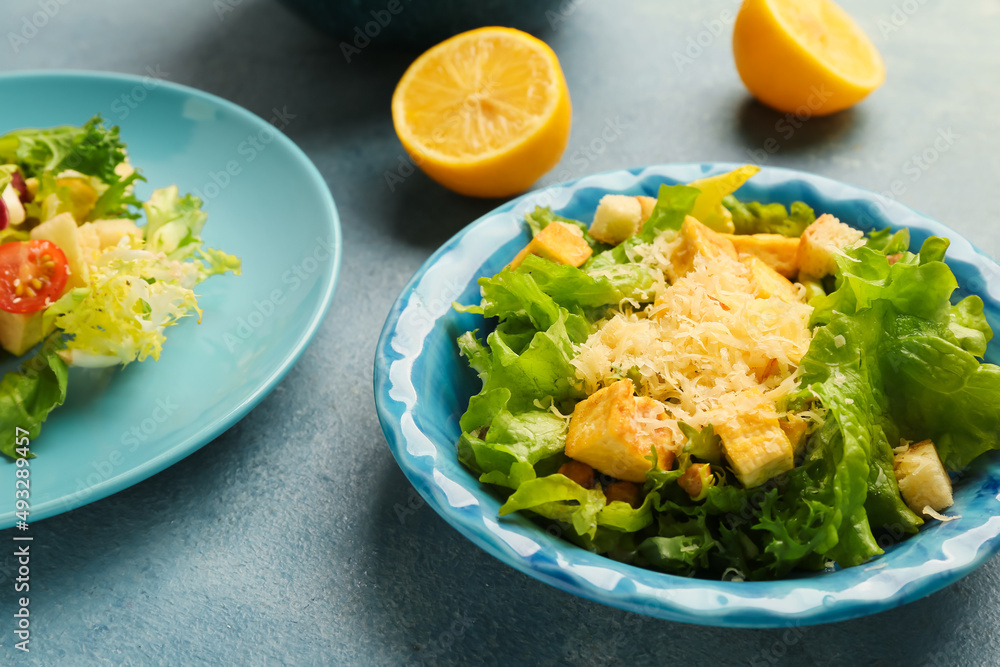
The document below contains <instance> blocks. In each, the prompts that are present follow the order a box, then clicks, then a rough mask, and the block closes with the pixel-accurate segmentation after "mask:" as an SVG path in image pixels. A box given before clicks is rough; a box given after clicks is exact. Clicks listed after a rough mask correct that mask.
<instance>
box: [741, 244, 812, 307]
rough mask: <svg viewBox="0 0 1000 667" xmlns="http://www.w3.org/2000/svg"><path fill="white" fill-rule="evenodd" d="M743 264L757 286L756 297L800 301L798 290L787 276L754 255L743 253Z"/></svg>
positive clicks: (792, 301)
mask: <svg viewBox="0 0 1000 667" xmlns="http://www.w3.org/2000/svg"><path fill="white" fill-rule="evenodd" d="M741 259H742V260H743V264H744V265H745V266H746V267H747V268H748V269H750V280H751V282H752V283H753V284H754V286H756V287H757V295H756V296H757V298H759V299H767V298H770V297H772V296H775V297H778V298H779V299H781V300H782V301H784V302H786V303H801V302H802V299H801V297H800V296H799V290H797V289H796V288H795V285H793V284H792V282H791V281H790V280H788V278H786V277H784V276H783V275H781V274H779V273H778V272H777V271H775V270H774V269H772V268H771V267H770V266H768V265H767V264H766V263H765V262H764V260H762V259H760V258H759V257H756V256H754V255H743V257H742V258H741Z"/></svg>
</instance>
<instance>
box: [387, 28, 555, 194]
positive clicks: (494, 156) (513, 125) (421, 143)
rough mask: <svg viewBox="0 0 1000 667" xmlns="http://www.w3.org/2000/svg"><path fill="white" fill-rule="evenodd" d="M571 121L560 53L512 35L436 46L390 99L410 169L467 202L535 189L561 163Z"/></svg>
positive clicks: (488, 31)
mask: <svg viewBox="0 0 1000 667" xmlns="http://www.w3.org/2000/svg"><path fill="white" fill-rule="evenodd" d="M571 117H572V107H571V105H570V100H569V89H568V88H567V87H566V79H565V77H564V76H563V72H562V68H561V67H560V66H559V60H558V59H557V58H556V54H555V53H553V52H552V49H550V48H549V47H548V46H547V45H546V44H545V43H544V42H542V41H540V40H538V39H536V38H534V37H532V36H531V35H529V34H527V33H524V32H521V31H520V30H514V29H512V28H493V27H491V28H479V29H477V30H470V31H469V32H463V33H461V34H459V35H455V36H454V37H452V38H450V39H447V40H445V41H443V42H441V43H440V44H438V45H437V46H434V47H432V48H431V49H430V50H429V51H427V52H426V53H424V54H423V55H421V56H420V57H419V58H417V59H416V60H415V61H414V62H413V64H412V65H410V67H409V69H407V70H406V73H405V74H403V78H402V79H400V81H399V84H398V85H397V86H396V91H395V93H393V96H392V122H393V125H394V126H395V128H396V134H397V135H399V140H400V141H401V142H403V148H405V149H406V152H407V153H408V154H409V155H410V157H411V158H412V159H413V161H414V163H415V164H416V165H417V166H419V167H420V168H421V169H422V170H423V171H424V172H425V173H426V174H427V175H428V176H430V177H431V178H433V179H434V180H435V181H437V182H438V183H440V184H441V185H444V186H445V187H447V188H451V189H452V190H455V191H456V192H460V193H461V194H464V195H471V196H473V197H506V196H508V195H512V194H516V193H519V192H522V191H524V190H527V189H528V188H529V187H531V185H532V183H534V182H535V181H537V180H538V178H539V177H541V176H542V174H544V173H545V172H547V171H549V170H550V169H552V167H554V166H555V165H556V163H558V162H559V158H560V157H562V154H563V151H565V150H566V144H567V142H568V141H569V129H570V120H571Z"/></svg>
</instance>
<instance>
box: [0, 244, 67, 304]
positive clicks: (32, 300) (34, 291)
mask: <svg viewBox="0 0 1000 667" xmlns="http://www.w3.org/2000/svg"><path fill="white" fill-rule="evenodd" d="M68 275H69V272H68V271H67V270H66V255H65V254H64V253H63V251H62V250H61V249H60V248H59V246H57V245H56V244H55V243H52V242H51V241H38V240H36V241H17V242H14V243H4V244H3V245H0V309H3V310H6V311H7V312H8V313H34V312H35V311H38V310H41V309H42V308H45V307H46V306H48V305H49V304H51V303H52V302H53V301H55V300H56V299H58V298H59V296H60V295H61V294H62V291H63V288H64V287H65V286H66V278H67V277H68Z"/></svg>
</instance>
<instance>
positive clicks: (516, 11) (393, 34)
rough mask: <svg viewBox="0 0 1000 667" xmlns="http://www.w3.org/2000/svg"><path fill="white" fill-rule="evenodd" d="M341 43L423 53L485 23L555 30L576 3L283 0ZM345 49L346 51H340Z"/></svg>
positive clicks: (571, 0) (533, 30)
mask: <svg viewBox="0 0 1000 667" xmlns="http://www.w3.org/2000/svg"><path fill="white" fill-rule="evenodd" d="M283 1H284V3H285V4H286V5H288V6H289V7H292V8H293V9H295V10H296V11H297V12H299V13H300V14H302V15H303V16H304V17H305V18H307V19H309V21H310V22H311V23H313V24H314V25H316V26H317V27H319V28H321V29H322V30H324V31H326V32H328V33H330V34H332V35H334V36H336V37H337V38H339V39H340V40H342V42H343V44H342V45H341V50H342V51H343V52H344V55H345V56H350V55H351V53H352V51H351V49H352V48H353V49H358V50H362V49H365V48H367V47H368V46H369V45H371V44H374V45H376V46H385V47H394V48H408V49H426V48H428V47H430V46H433V45H434V44H437V43H438V42H440V41H442V40H444V39H446V38H448V37H451V36H452V35H455V34H457V33H460V32H464V31H466V30H472V29H473V28H481V27H483V26H488V25H500V26H506V27H509V28H519V29H521V30H526V31H528V32H531V33H541V32H544V31H545V30H549V29H555V28H558V27H559V26H560V25H561V24H562V23H563V22H564V21H566V20H567V19H569V17H570V16H571V15H572V14H573V12H574V11H575V9H576V5H577V4H578V2H579V0H417V1H416V2H413V1H412V0H283ZM345 49H346V50H345Z"/></svg>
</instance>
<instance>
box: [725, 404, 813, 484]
mask: <svg viewBox="0 0 1000 667" xmlns="http://www.w3.org/2000/svg"><path fill="white" fill-rule="evenodd" d="M748 408H749V409H746V410H745V411H742V412H741V413H740V414H739V415H738V416H737V417H735V418H734V419H731V420H729V421H728V422H721V423H719V424H714V426H715V432H716V433H717V434H718V435H719V437H720V438H721V439H722V448H723V449H724V450H725V452H726V458H728V459H729V463H730V465H732V468H733V472H735V473H736V477H737V479H739V480H740V482H742V483H743V486H745V487H747V488H751V487H754V486H760V485H761V484H763V483H764V482H766V481H767V480H769V479H771V478H772V477H774V476H775V475H778V474H780V473H783V472H787V471H789V470H791V469H792V467H793V465H794V449H793V447H792V443H791V442H790V441H789V440H788V436H787V435H785V432H784V431H783V430H782V428H781V425H780V424H779V423H778V418H777V417H776V416H772V415H773V414H774V404H773V403H771V402H769V401H766V400H764V399H759V400H758V402H757V404H756V405H753V402H751V403H750V405H749V406H748Z"/></svg>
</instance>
